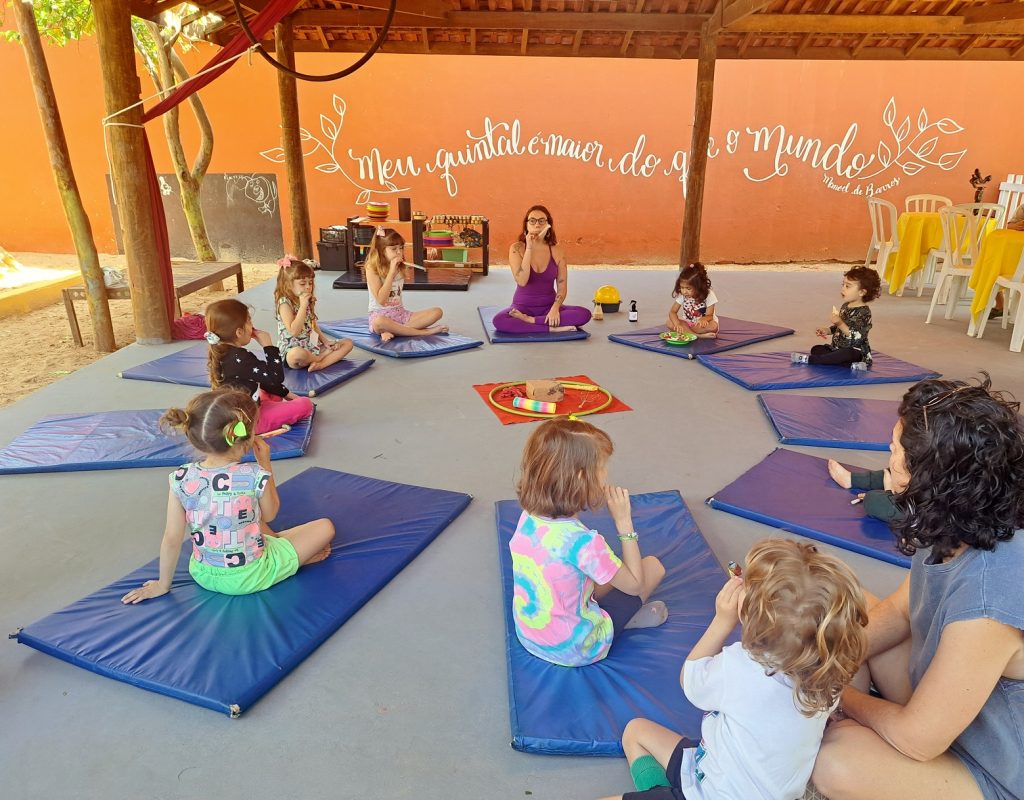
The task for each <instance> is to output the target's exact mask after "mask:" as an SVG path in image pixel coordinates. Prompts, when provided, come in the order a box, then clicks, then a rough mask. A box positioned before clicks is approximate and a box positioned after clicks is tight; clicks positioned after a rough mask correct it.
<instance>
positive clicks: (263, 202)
mask: <svg viewBox="0 0 1024 800" xmlns="http://www.w3.org/2000/svg"><path fill="white" fill-rule="evenodd" d="M158 180H159V182H160V194H162V195H163V201H164V216H165V217H166V218H167V233H168V235H169V238H170V243H171V257H172V258H187V259H190V260H194V259H195V258H196V249H195V247H194V246H193V244H192V237H191V235H189V232H188V224H187V223H186V222H185V213H184V212H183V211H182V210H181V197H180V190H179V188H178V179H177V178H176V177H175V176H174V175H173V174H166V175H159V176H158ZM107 190H108V194H109V197H110V210H111V213H112V214H113V215H114V234H115V236H116V237H117V250H118V252H119V253H123V252H124V243H123V241H122V239H121V225H120V223H119V222H118V219H117V210H116V206H115V203H114V192H113V185H112V184H111V181H110V176H109V175H108V176H107ZM200 197H201V199H202V204H203V216H204V217H205V219H206V229H207V231H208V232H209V234H210V241H211V242H212V243H213V248H214V250H215V251H216V252H217V259H218V260H219V261H247V262H266V261H277V259H279V258H280V257H281V256H282V255H284V239H283V237H282V235H281V209H280V205H279V202H278V195H277V176H276V175H274V174H272V173H267V172H248V173H244V172H243V173H235V172H229V173H223V172H210V173H207V175H206V178H205V179H204V180H203V186H202V189H201V191H200Z"/></svg>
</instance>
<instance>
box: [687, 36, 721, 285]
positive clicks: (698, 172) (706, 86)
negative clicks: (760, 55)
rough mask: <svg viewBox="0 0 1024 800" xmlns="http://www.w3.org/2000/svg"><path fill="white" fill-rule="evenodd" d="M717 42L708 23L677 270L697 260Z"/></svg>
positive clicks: (701, 51) (700, 57)
mask: <svg viewBox="0 0 1024 800" xmlns="http://www.w3.org/2000/svg"><path fill="white" fill-rule="evenodd" d="M717 52H718V41H717V38H716V36H715V34H714V33H712V31H711V29H710V26H709V25H708V23H704V25H703V27H702V28H701V32H700V46H699V49H698V56H697V91H696V97H695V98H694V104H693V137H692V138H691V140H690V159H689V164H688V167H689V170H688V171H687V173H686V202H685V208H684V213H683V244H682V248H681V251H680V254H679V266H680V268H682V267H685V266H686V265H687V264H692V263H693V262H694V261H697V260H699V259H700V216H701V208H702V206H703V204H704V175H705V173H706V172H707V166H708V138H709V136H710V135H711V101H712V100H713V99H714V94H715V56H716V54H717Z"/></svg>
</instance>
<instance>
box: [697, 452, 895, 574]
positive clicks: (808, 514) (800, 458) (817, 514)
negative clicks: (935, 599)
mask: <svg viewBox="0 0 1024 800" xmlns="http://www.w3.org/2000/svg"><path fill="white" fill-rule="evenodd" d="M844 466H846V467H847V469H852V470H855V471H856V470H863V468H862V467H850V466H849V465H846V464H844ZM856 495H857V492H856V491H855V490H849V489H842V488H840V487H839V486H837V485H836V484H835V482H834V481H833V480H832V479H831V478H830V477H829V474H828V466H827V460H826V459H824V458H817V457H815V456H808V455H804V454H803V453H797V452H794V451H793V450H785V449H782V448H779V449H777V450H775V451H774V452H772V453H771V454H770V455H768V457H767V458H765V459H764V460H763V461H762V462H761V463H759V464H757V465H756V466H754V467H751V468H750V469H748V470H747V471H746V472H744V473H743V474H742V475H740V476H739V477H738V478H737V479H736V480H734V481H733V482H732V483H730V484H729V485H728V486H726V487H725V488H724V489H722V490H721V491H720V492H715V493H714V495H712V496H711V497H710V498H708V501H707V502H708V505H709V506H711V507H712V508H717V509H720V510H722V511H728V512H729V513H730V514H736V515H737V516H740V517H746V518H747V519H752V520H755V521H756V522H763V523H764V524H765V525H771V526H772V527H773V528H779V529H781V530H784V531H788V532H789V533H798V534H800V535H801V536H807V537H808V538H810V539H817V540H818V541H819V542H827V543H828V544H832V545H835V546H836V547H842V548H843V549H845V550H852V551H853V552H854V553H860V554H861V555H864V556H870V557H871V558H877V559H879V560H880V561H887V562H888V563H890V564H896V565H897V566H900V567H909V566H910V557H909V556H905V555H903V554H902V553H900V552H899V551H898V550H897V549H896V537H895V536H894V535H893V533H892V531H890V530H889V526H888V525H886V524H885V523H884V522H882V521H881V520H877V519H874V518H873V517H869V516H867V515H866V514H865V513H864V507H863V506H862V505H856V506H851V505H850V501H851V500H852V499H853V498H854V497H856Z"/></svg>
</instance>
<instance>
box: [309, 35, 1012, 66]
mask: <svg viewBox="0 0 1024 800" xmlns="http://www.w3.org/2000/svg"><path fill="white" fill-rule="evenodd" d="M577 36H578V37H579V38H580V41H581V42H582V33H578V34H577ZM366 46H367V45H366V42H365V41H352V40H347V39H335V40H334V41H332V42H331V52H332V53H358V54H362V53H365V52H366ZM295 51H296V52H317V53H322V52H324V51H323V49H322V47H321V45H320V42H318V41H313V40H309V39H299V40H297V41H296V42H295ZM382 51H383V52H385V53H420V54H422V53H423V52H424V50H423V44H422V42H406V41H389V42H387V44H385V45H384V47H383V48H382ZM430 53H431V54H436V55H468V53H469V46H468V44H459V43H457V42H434V43H432V44H431V45H430ZM1022 53H1024V50H1021V48H1020V47H1018V48H1014V49H1011V48H1009V47H975V48H973V49H972V50H970V51H968V52H967V53H966V54H964V55H961V53H960V51H959V50H957V49H956V48H954V47H919V48H917V49H916V50H915V51H914V52H913V54H912V55H911V56H910V57H909V58H907V55H906V51H905V50H904V49H902V48H899V47H871V46H865V47H864V48H863V49H862V50H861V51H859V55H858V60H859V61H905V60H910V61H958V60H962V61H1009V60H1011V59H1019V58H1020V56H1021V55H1022ZM476 55H482V56H518V55H520V46H519V43H517V42H510V43H507V44H482V43H478V44H477V48H476ZM573 55H579V56H586V57H588V58H623V57H625V58H655V59H672V60H678V59H679V48H678V47H650V46H649V47H636V48H632V49H631V50H630V52H629V53H628V54H627V55H626V56H623V55H622V52H621V48H620V47H619V45H617V44H616V45H589V46H588V47H587V48H586V50H585V51H583V52H580V51H577V52H576V53H575V54H574V53H573V48H572V47H571V46H569V45H561V44H554V45H541V44H535V45H532V46H531V47H530V51H529V55H527V56H526V57H527V58H532V57H534V56H554V57H563V58H564V57H569V58H571V57H572V56H573ZM718 58H720V59H740V58H759V59H766V60H768V59H770V60H773V61H775V60H789V61H793V60H795V59H796V55H795V50H794V48H793V47H792V46H790V47H781V46H778V47H776V46H769V47H750V48H748V49H747V50H746V51H745V52H744V53H740V51H739V48H738V47H730V46H724V45H720V46H719V48H718ZM849 58H850V48H848V47H810V48H808V49H807V52H806V54H805V60H816V61H844V60H849Z"/></svg>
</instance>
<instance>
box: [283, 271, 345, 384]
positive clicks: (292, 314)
mask: <svg viewBox="0 0 1024 800" xmlns="http://www.w3.org/2000/svg"><path fill="white" fill-rule="evenodd" d="M277 265H278V266H279V267H280V268H281V269H280V271H279V272H278V273H277V287H276V288H275V289H274V301H275V302H276V304H277V347H278V349H279V350H280V351H281V355H282V356H283V357H284V361H285V364H287V365H288V366H289V367H291V368H292V369H302V368H303V367H305V368H306V369H308V370H309V371H310V372H316V371H317V370H321V369H323V368H324V367H327V366H330V365H331V364H334V363H335V362H338V361H341V359H343V358H344V357H345V356H347V355H348V354H349V352H350V351H351V350H352V340H351V339H338V340H334V339H330V338H328V337H327V336H325V335H324V332H323V331H322V330H320V326H319V325H318V324H317V322H316V311H315V310H314V309H315V307H316V296H315V295H314V294H313V282H314V279H315V277H316V273H315V272H313V268H312V267H311V266H309V265H308V264H307V263H306V262H305V261H300V260H299V259H297V258H295V256H285V257H284V258H282V259H281V260H280V261H278V262H277Z"/></svg>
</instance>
